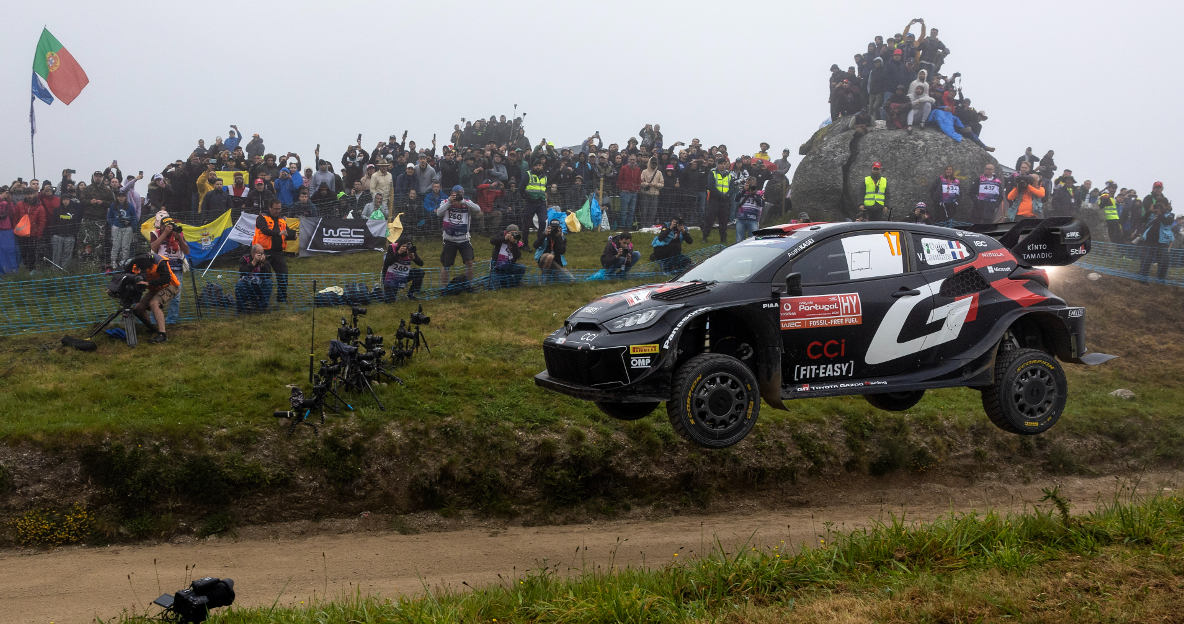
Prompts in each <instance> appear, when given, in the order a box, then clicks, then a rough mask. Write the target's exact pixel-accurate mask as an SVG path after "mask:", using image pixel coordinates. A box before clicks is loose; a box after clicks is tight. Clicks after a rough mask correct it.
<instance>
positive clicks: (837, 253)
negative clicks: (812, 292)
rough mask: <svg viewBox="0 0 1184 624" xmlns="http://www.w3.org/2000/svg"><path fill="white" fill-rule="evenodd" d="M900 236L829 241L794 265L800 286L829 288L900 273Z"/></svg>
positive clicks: (874, 235) (874, 234) (873, 234)
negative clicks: (825, 285)
mask: <svg viewBox="0 0 1184 624" xmlns="http://www.w3.org/2000/svg"><path fill="white" fill-rule="evenodd" d="M900 237H901V233H900V232H892V231H890V232H871V233H860V234H853V235H851V236H844V237H842V238H832V239H831V240H829V241H826V242H825V243H823V244H822V245H820V246H819V247H817V248H815V249H813V250H811V251H809V252H807V253H806V254H805V256H804V257H802V258H801V259H800V260H798V261H797V262H795V263H794V266H793V270H794V271H797V272H798V273H801V274H802V283H803V284H829V283H833V282H844V281H849V280H860V279H868V278H873V277H887V276H890V275H900V274H901V273H904V255H903V254H902V253H901V244H900Z"/></svg>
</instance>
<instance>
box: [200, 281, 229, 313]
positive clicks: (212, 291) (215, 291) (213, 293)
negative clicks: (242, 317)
mask: <svg viewBox="0 0 1184 624" xmlns="http://www.w3.org/2000/svg"><path fill="white" fill-rule="evenodd" d="M197 302H198V304H199V305H201V306H204V307H208V308H227V309H230V308H233V307H234V301H233V300H232V299H231V298H230V297H228V296H226V293H225V292H223V290H222V285H221V284H212V283H211V284H206V285H205V287H204V288H202V289H201V294H199V295H198V296H197Z"/></svg>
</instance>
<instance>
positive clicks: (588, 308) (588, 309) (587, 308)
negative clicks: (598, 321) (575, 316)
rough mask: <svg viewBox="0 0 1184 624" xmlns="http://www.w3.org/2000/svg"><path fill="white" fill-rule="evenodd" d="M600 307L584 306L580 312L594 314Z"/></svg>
mask: <svg viewBox="0 0 1184 624" xmlns="http://www.w3.org/2000/svg"><path fill="white" fill-rule="evenodd" d="M600 308H601V306H585V307H584V309H583V310H580V312H583V313H584V314H596V313H597V312H599V311H600Z"/></svg>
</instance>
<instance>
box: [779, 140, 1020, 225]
mask: <svg viewBox="0 0 1184 624" xmlns="http://www.w3.org/2000/svg"><path fill="white" fill-rule="evenodd" d="M852 119H853V118H850V117H848V118H841V119H840V120H839V121H837V122H835V123H833V124H831V125H830V126H827V127H826V128H823V129H821V130H819V131H818V132H816V133H815V134H814V136H812V137H811V138H810V141H808V142H807V143H806V144H805V145H803V146H802V151H805V152H808V153H807V154H805V158H803V159H802V161H801V163H799V164H798V166H797V170H796V172H795V173H794V176H793V205H794V211H795V212H798V211H805V212H808V213H809V214H810V218H811V219H814V220H817V221H842V220H843V219H846V218H854V217H855V213H856V210H858V206H859V205H860V204H861V203H862V202H863V179H864V177H865V176H866V175H868V174H869V173H870V172H871V167H872V163H873V162H879V163H882V164H883V166H884V176H885V177H887V178H888V184H889V194H890V200H891V201H890V206H889V207H890V208H891V209H892V219H894V220H901V219H903V218H904V217H905V216H906V215H907V214H909V213H911V212H912V208H913V206H915V205H916V204H917V202H922V201H923V202H925V203H927V204H928V203H930V197H929V186H930V185H931V184H933V181H934V180H936V179H937V177H938V176H939V175H941V172H942V170H943V169H945V167H946V165H953V166H954V175H956V176H957V177H958V179H959V180H961V181H962V193H963V196H964V201H963V202H962V203H961V205H962V206H963V211H962V212H963V213H964V214H968V213H969V209H970V208H969V207H970V205H971V204H970V196H969V193H970V185H971V183H972V182H973V181H974V179H975V177H977V176H978V175H979V174H980V173H982V171H983V167H985V166H986V165H987V164H988V163H992V164H994V165H995V167H996V170H998V168H999V163H998V162H997V161H996V160H995V158H994V157H992V156H991V154H990V153H989V152H987V151H986V150H984V149H983V148H981V147H979V146H978V145H975V144H974V142H972V141H970V140H963V141H962V142H961V143H958V142H955V141H954V140H953V139H951V138H950V137H948V136H946V135H945V134H944V133H943V132H942V131H941V130H939V129H937V128H936V127H929V128H925V129H924V130H921V129H915V130H913V131H912V132H911V133H910V132H907V131H905V130H876V129H874V127H873V128H869V129H868V130H867V132H866V133H863V132H862V131H860V130H861V129H860V128H856V129H853V128H852V127H851V121H852ZM960 216H963V215H960Z"/></svg>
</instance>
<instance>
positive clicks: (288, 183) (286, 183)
mask: <svg viewBox="0 0 1184 624" xmlns="http://www.w3.org/2000/svg"><path fill="white" fill-rule="evenodd" d="M297 188H299V187H298V186H297V184H296V181H295V180H293V179H292V178H280V179H278V180H276V181H275V197H276V199H278V200H280V203H281V204H283V205H285V206H290V205H291V204H292V202H294V201H296V198H295V197H293V193H295V192H296V189H297Z"/></svg>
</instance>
